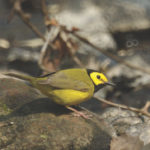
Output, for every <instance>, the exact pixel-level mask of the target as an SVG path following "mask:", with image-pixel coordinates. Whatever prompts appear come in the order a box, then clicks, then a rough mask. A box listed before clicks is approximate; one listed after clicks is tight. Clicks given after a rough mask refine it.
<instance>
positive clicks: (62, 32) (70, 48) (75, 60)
mask: <svg viewBox="0 0 150 150" xmlns="http://www.w3.org/2000/svg"><path fill="white" fill-rule="evenodd" d="M62 30H63V29H62ZM60 36H61V38H62V40H63V41H64V42H65V43H66V45H67V46H68V50H69V53H70V54H71V57H72V58H73V60H74V62H75V63H76V64H78V65H79V66H80V67H84V65H83V64H82V62H81V61H80V59H79V58H78V57H77V56H76V54H75V51H76V50H75V48H74V47H73V46H72V44H71V43H70V42H69V38H68V33H66V32H65V31H61V34H60Z"/></svg>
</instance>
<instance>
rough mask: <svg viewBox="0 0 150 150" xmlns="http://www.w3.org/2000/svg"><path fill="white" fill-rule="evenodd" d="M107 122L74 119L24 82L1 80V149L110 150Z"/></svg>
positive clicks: (93, 119) (62, 108)
mask: <svg viewBox="0 0 150 150" xmlns="http://www.w3.org/2000/svg"><path fill="white" fill-rule="evenodd" d="M110 140H111V129H110V128H109V126H108V125H107V124H105V122H104V121H103V120H99V119H97V118H95V117H94V116H93V117H92V119H89V120H85V119H83V118H79V117H74V116H72V115H71V113H70V111H69V110H67V109H66V108H64V107H63V106H59V105H57V104H55V103H53V102H52V101H51V100H50V99H49V98H46V97H45V96H43V95H42V94H40V93H39V92H37V91H36V90H35V89H34V88H32V87H30V86H29V85H27V84H26V83H25V82H22V81H21V80H17V79H14V78H6V77H5V78H3V77H1V78H0V149H3V150H10V149H24V150H49V149H53V150H62V149H65V150H70V149H72V150H78V149H79V150H82V149H83V150H85V149H86V150H99V149H101V150H109V144H110Z"/></svg>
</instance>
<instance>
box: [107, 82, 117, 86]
mask: <svg viewBox="0 0 150 150" xmlns="http://www.w3.org/2000/svg"><path fill="white" fill-rule="evenodd" d="M105 84H106V85H110V86H116V84H114V83H111V82H106V83H105Z"/></svg>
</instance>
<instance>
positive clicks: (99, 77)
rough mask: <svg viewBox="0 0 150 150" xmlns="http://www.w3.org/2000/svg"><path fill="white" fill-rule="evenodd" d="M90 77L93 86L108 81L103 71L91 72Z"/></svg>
mask: <svg viewBox="0 0 150 150" xmlns="http://www.w3.org/2000/svg"><path fill="white" fill-rule="evenodd" d="M90 78H91V79H92V81H93V83H94V84H95V86H99V85H103V84H105V83H107V82H108V79H107V78H106V76H105V75H104V74H103V73H99V72H91V73H90Z"/></svg>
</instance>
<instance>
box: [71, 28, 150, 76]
mask: <svg viewBox="0 0 150 150" xmlns="http://www.w3.org/2000/svg"><path fill="white" fill-rule="evenodd" d="M68 32H70V33H71V34H73V35H74V36H75V37H76V38H78V39H79V40H80V41H82V42H84V43H86V44H88V45H89V46H91V47H93V48H94V49H96V50H98V51H100V52H101V53H102V54H104V55H105V56H107V57H109V58H111V59H113V60H115V61H116V62H119V63H121V64H123V65H125V66H127V67H129V68H130V69H136V70H139V71H141V72H145V73H147V74H150V70H147V69H145V68H142V67H139V66H135V65H133V64H130V63H128V62H126V61H124V60H122V58H119V57H118V56H116V55H114V54H112V53H110V52H108V51H105V50H102V49H101V48H100V47H98V46H97V45H94V44H93V43H92V42H90V41H89V40H88V39H86V38H84V37H82V36H80V35H78V34H77V33H75V32H72V31H69V30H68Z"/></svg>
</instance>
